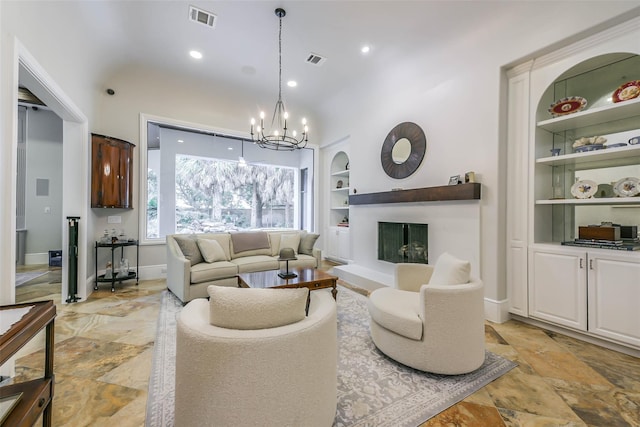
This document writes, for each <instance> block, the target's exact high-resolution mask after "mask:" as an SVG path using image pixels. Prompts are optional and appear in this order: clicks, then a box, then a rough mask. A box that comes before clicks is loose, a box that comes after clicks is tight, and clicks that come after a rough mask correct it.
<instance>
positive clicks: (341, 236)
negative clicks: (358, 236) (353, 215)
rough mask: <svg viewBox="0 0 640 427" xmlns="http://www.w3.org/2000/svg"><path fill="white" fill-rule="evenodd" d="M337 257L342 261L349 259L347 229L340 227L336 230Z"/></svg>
mask: <svg viewBox="0 0 640 427" xmlns="http://www.w3.org/2000/svg"><path fill="white" fill-rule="evenodd" d="M338 257H339V258H340V259H343V260H345V261H346V260H348V259H350V258H351V243H350V241H349V229H348V228H346V227H342V228H339V229H338Z"/></svg>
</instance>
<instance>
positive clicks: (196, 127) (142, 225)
mask: <svg viewBox="0 0 640 427" xmlns="http://www.w3.org/2000/svg"><path fill="white" fill-rule="evenodd" d="M149 122H153V123H160V124H162V125H166V126H173V127H178V128H183V129H184V130H186V131H194V132H210V133H216V134H222V135H226V136H229V137H233V138H239V139H244V140H245V141H251V136H250V135H249V134H248V133H245V132H239V131H236V130H231V129H225V128H220V127H214V126H208V125H203V124H198V123H192V122H187V121H183V120H177V119H172V118H168V117H162V116H156V115H153V114H148V113H140V140H139V144H138V147H139V149H140V151H139V153H140V154H139V158H140V162H139V167H140V173H139V185H138V203H137V205H138V208H139V209H140V214H139V215H138V241H139V244H140V245H141V246H145V245H149V246H150V245H165V244H166V237H159V238H148V237H147V191H148V188H147V179H148V177H147V171H148V162H147V149H148V147H147V126H148V123H149ZM306 148H308V149H311V150H312V156H313V159H312V163H313V171H314V172H313V173H312V174H311V185H310V187H309V191H310V192H311V195H310V197H311V198H312V199H313V206H312V212H313V213H312V214H311V218H312V221H311V222H312V223H311V224H309V229H308V231H311V232H315V231H316V228H317V227H316V218H317V212H318V209H319V204H320V203H319V201H318V200H316V199H315V198H314V197H313V194H318V189H317V188H316V186H317V182H318V181H319V180H317V179H315V174H316V173H319V170H320V168H319V164H318V156H317V153H318V149H319V147H318V146H317V145H315V144H307V147H306Z"/></svg>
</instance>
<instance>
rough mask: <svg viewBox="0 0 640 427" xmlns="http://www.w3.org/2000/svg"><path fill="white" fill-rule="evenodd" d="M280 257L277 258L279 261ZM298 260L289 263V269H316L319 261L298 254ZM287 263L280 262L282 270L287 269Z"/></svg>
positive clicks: (309, 256)
mask: <svg viewBox="0 0 640 427" xmlns="http://www.w3.org/2000/svg"><path fill="white" fill-rule="evenodd" d="M277 258H278V257H276V259H277ZM296 258H297V259H294V260H291V261H289V268H290V269H291V268H316V267H318V265H317V264H318V261H317V260H316V258H315V257H313V256H311V255H305V254H298V255H296ZM285 265H286V264H285V261H280V268H284V267H285Z"/></svg>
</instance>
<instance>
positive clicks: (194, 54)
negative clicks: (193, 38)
mask: <svg viewBox="0 0 640 427" xmlns="http://www.w3.org/2000/svg"><path fill="white" fill-rule="evenodd" d="M189 55H191V57H192V58H195V59H202V54H201V53H200V52H198V51H197V50H191V51H189Z"/></svg>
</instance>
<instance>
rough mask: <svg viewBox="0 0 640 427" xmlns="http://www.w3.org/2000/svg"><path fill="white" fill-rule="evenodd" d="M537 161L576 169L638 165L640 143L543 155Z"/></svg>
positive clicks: (639, 161)
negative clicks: (549, 155)
mask: <svg viewBox="0 0 640 427" xmlns="http://www.w3.org/2000/svg"><path fill="white" fill-rule="evenodd" d="M536 163H537V164H541V165H549V166H563V165H568V166H574V167H575V170H584V169H597V168H608V167H616V166H628V165H636V164H638V163H640V144H639V145H627V146H626V147H613V148H605V149H604V150H594V151H586V152H584V153H572V154H564V155H561V156H551V157H543V158H540V159H537V160H536Z"/></svg>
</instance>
